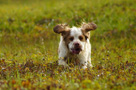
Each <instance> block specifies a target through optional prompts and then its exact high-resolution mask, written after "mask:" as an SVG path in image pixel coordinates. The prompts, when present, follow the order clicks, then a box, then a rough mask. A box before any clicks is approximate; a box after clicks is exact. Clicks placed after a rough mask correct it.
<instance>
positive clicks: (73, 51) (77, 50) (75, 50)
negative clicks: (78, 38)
mask: <svg viewBox="0 0 136 90" xmlns="http://www.w3.org/2000/svg"><path fill="white" fill-rule="evenodd" d="M80 51H82V50H81V48H73V49H72V53H73V54H79V53H80Z"/></svg>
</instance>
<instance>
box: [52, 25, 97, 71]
mask: <svg viewBox="0 0 136 90" xmlns="http://www.w3.org/2000/svg"><path fill="white" fill-rule="evenodd" d="M96 28H97V25H96V24H95V23H93V22H90V23H82V25H81V26H80V27H75V26H74V27H72V28H70V27H69V26H68V25H66V24H58V25H56V26H55V27H54V28H53V30H54V32H55V33H57V34H61V37H60V43H59V50H58V53H59V60H58V65H63V66H64V67H69V63H71V62H72V63H73V64H72V65H79V66H80V67H81V68H82V69H86V68H88V67H92V64H91V44H90V41H89V40H90V31H92V30H95V29H96Z"/></svg>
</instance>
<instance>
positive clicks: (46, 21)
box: [0, 0, 136, 90]
mask: <svg viewBox="0 0 136 90" xmlns="http://www.w3.org/2000/svg"><path fill="white" fill-rule="evenodd" d="M0 6H1V7H0V18H1V19H0V89H2V90H7V89H15V90H16V89H32V90H33V89H37V90H39V89H47V90H49V89H64V90H65V89H66V90H75V89H80V90H82V89H93V90H97V89H99V90H103V89H104V90H109V89H114V90H120V89H123V90H135V89H136V57H135V55H136V7H135V6H136V1H135V0H110V1H109V0H80V1H79V0H74V1H73V0H67V1H61V0H57V1H55V0H49V1H47V0H40V1H39V0H29V1H27V0H18V1H17V0H14V1H12V0H6V1H5V0H1V1H0ZM83 21H85V22H89V21H93V22H95V23H96V24H97V25H98V28H97V30H95V31H93V32H91V40H90V42H91V44H92V56H91V58H92V64H93V66H94V67H93V68H92V69H87V70H80V69H78V67H75V68H72V69H64V68H63V67H61V66H56V65H54V64H53V63H52V62H54V61H57V59H58V55H57V49H58V43H59V35H57V34H55V33H54V32H53V30H52V28H53V27H54V26H55V25H56V24H58V23H68V24H69V25H70V26H73V25H75V26H80V24H81V23H82V22H83ZM51 63H52V64H51Z"/></svg>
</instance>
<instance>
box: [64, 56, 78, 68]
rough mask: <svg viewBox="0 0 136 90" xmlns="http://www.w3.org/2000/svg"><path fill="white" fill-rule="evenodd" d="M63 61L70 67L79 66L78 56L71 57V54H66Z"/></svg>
mask: <svg viewBox="0 0 136 90" xmlns="http://www.w3.org/2000/svg"><path fill="white" fill-rule="evenodd" d="M65 61H66V63H67V64H68V65H70V66H76V65H79V64H80V60H79V58H78V56H77V55H73V54H68V55H67V56H66V57H65Z"/></svg>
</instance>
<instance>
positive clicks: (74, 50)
mask: <svg viewBox="0 0 136 90" xmlns="http://www.w3.org/2000/svg"><path fill="white" fill-rule="evenodd" d="M71 50H72V53H73V54H79V53H80V51H82V49H81V46H80V44H79V43H74V48H72V49H71Z"/></svg>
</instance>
